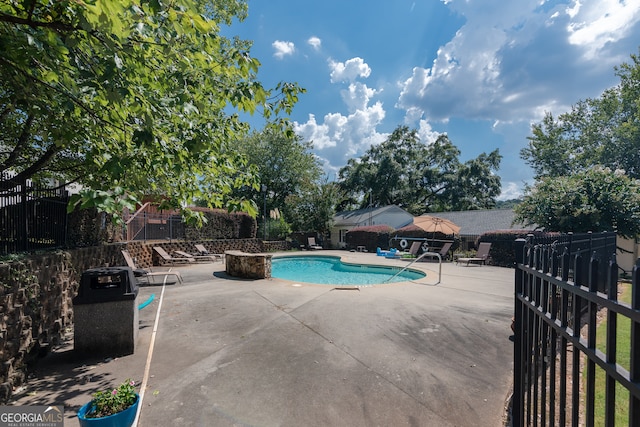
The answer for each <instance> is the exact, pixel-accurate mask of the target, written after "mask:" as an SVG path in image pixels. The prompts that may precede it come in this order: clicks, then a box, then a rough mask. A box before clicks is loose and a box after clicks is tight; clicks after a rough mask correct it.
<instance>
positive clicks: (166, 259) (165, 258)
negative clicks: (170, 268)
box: [153, 246, 195, 264]
mask: <svg viewBox="0 0 640 427" xmlns="http://www.w3.org/2000/svg"><path fill="white" fill-rule="evenodd" d="M153 250H154V251H156V253H157V254H158V255H160V258H162V262H163V263H167V264H184V263H187V264H190V263H192V262H195V259H193V257H184V256H182V257H174V256H171V255H169V254H168V253H167V251H165V250H164V248H162V247H160V246H154V247H153Z"/></svg>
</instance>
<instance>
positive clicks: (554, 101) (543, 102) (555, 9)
mask: <svg viewBox="0 0 640 427" xmlns="http://www.w3.org/2000/svg"><path fill="white" fill-rule="evenodd" d="M443 3H444V4H446V5H447V7H449V8H450V9H452V10H453V11H454V12H456V13H457V14H459V15H462V16H464V18H465V19H466V21H465V24H464V25H463V26H462V27H460V28H459V29H458V31H457V32H456V34H455V36H454V37H453V38H452V39H451V40H450V41H449V42H448V43H446V44H444V45H443V46H441V47H440V49H439V50H438V52H437V57H436V59H435V60H434V61H433V63H432V64H431V67H429V68H423V67H415V68H414V69H413V70H412V73H411V75H409V76H407V77H406V78H405V79H404V81H402V82H400V85H401V93H400V95H399V97H398V101H397V104H396V107H398V108H400V109H402V110H405V111H406V112H407V120H409V119H411V120H413V123H417V120H419V119H427V120H430V121H432V122H434V121H446V120H448V119H449V118H452V117H462V118H465V119H475V120H488V121H490V123H492V122H494V121H496V120H500V121H503V122H515V121H526V122H531V121H539V120H540V119H541V118H542V115H543V114H544V113H545V112H553V113H559V112H564V111H566V109H567V108H568V107H569V106H570V105H572V104H574V103H576V102H577V101H578V100H580V99H584V98H586V97H595V96H599V95H600V93H601V92H602V90H604V89H605V88H607V87H611V86H613V85H614V84H616V83H617V80H616V78H615V75H614V73H613V66H614V65H617V64H620V63H621V62H623V61H625V60H627V59H628V57H629V54H631V53H634V51H635V50H636V49H637V40H634V37H633V36H632V34H633V31H635V33H636V34H637V32H638V31H639V30H640V28H639V27H640V24H639V23H640V1H639V0H629V1H627V2H619V1H618V0H582V1H580V0H568V1H564V2H562V3H560V2H557V3H553V2H543V1H540V0H523V1H518V2H504V1H502V0H485V1H483V2H480V3H479V2H469V1H443ZM632 30H633V31H632ZM603 76H605V77H604V78H603ZM607 82H611V84H607Z"/></svg>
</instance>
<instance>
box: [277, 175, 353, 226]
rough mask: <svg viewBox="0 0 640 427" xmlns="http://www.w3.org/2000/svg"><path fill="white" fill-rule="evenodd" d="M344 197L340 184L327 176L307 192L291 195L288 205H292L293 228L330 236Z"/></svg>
mask: <svg viewBox="0 0 640 427" xmlns="http://www.w3.org/2000/svg"><path fill="white" fill-rule="evenodd" d="M343 199H344V193H343V191H342V190H341V189H340V186H339V185H338V184H337V183H335V182H330V181H328V179H327V178H325V180H324V182H322V183H320V184H318V185H316V186H314V187H313V188H311V189H310V191H308V192H306V193H299V194H295V195H291V196H290V197H289V198H288V199H287V206H289V207H290V212H291V213H290V215H291V218H292V226H293V229H295V230H297V231H316V232H318V233H320V234H322V235H324V236H329V234H330V232H331V227H332V226H333V217H334V216H335V214H336V208H337V206H339V204H340V202H341V201H342V200H343Z"/></svg>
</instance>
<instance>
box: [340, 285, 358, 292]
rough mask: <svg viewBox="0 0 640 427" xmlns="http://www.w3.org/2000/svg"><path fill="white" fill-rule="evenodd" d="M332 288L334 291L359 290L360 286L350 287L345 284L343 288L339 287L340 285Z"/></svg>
mask: <svg viewBox="0 0 640 427" xmlns="http://www.w3.org/2000/svg"><path fill="white" fill-rule="evenodd" d="M333 290H334V291H359V290H360V288H356V287H350V286H349V287H347V286H345V287H343V288H340V287H338V288H333Z"/></svg>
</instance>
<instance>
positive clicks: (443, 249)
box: [422, 242, 453, 261]
mask: <svg viewBox="0 0 640 427" xmlns="http://www.w3.org/2000/svg"><path fill="white" fill-rule="evenodd" d="M451 245H453V243H452V242H447V243H445V244H444V245H443V246H442V247H441V248H440V250H439V251H438V252H426V253H425V254H424V255H423V257H422V260H423V261H425V260H426V258H434V257H436V256H437V255H440V257H441V259H446V258H447V253H448V252H449V249H451Z"/></svg>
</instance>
